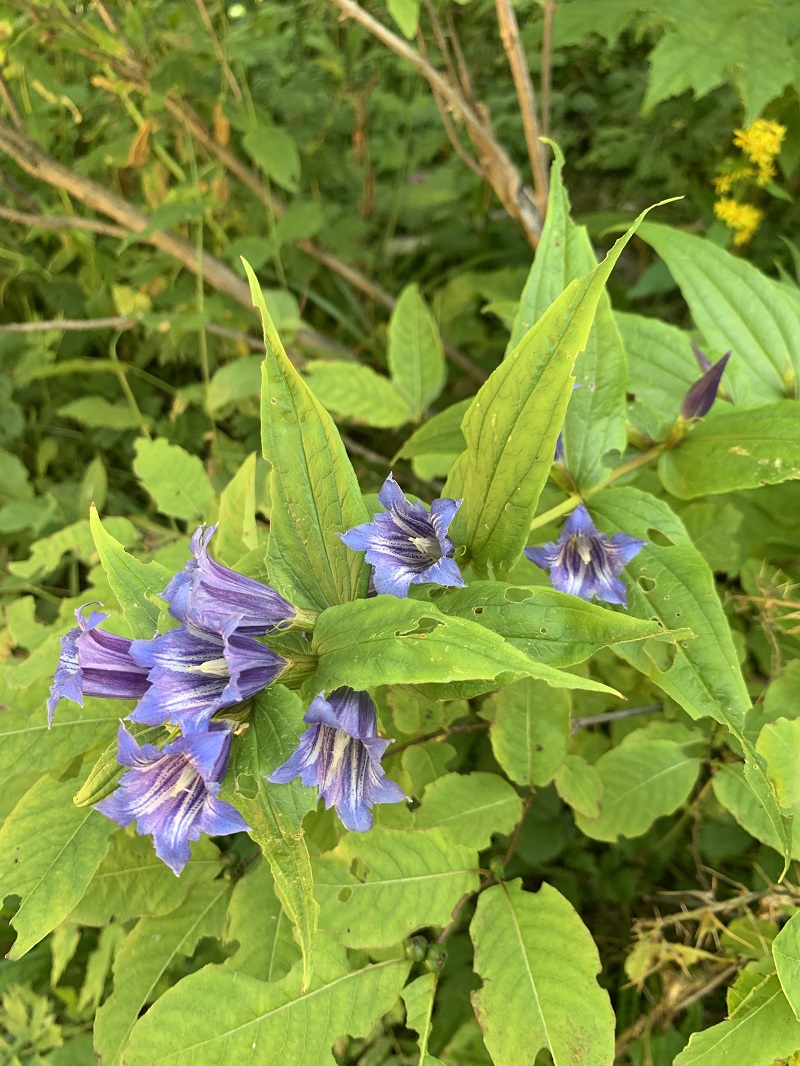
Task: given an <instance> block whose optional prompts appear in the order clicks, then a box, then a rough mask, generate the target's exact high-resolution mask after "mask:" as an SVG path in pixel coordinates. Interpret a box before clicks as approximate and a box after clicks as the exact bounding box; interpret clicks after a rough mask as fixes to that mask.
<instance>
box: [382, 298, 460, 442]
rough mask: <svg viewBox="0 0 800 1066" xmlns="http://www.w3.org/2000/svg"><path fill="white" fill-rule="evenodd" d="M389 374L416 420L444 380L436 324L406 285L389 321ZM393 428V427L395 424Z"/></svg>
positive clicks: (445, 371) (443, 364)
mask: <svg viewBox="0 0 800 1066" xmlns="http://www.w3.org/2000/svg"><path fill="white" fill-rule="evenodd" d="M388 361H389V371H390V373H391V375H392V382H393V383H394V386H395V388H396V389H397V391H398V392H399V393H400V395H401V396H402V397H403V399H404V400H405V401H406V403H407V404H408V408H409V410H410V412H411V417H412V418H414V419H415V420H418V419H420V418H421V417H422V416H423V415H424V414H425V410H426V409H427V407H428V405H429V404H431V403H432V402H433V401H434V400H435V399H436V397H437V396H438V395H439V393H440V392H441V391H442V387H443V385H444V382H445V377H446V376H447V367H446V364H445V361H444V349H443V348H442V342H441V340H440V338H439V330H438V329H437V327H436V322H435V321H434V319H433V315H431V313H430V311H429V310H428V308H427V306H426V304H425V301H424V300H423V299H422V296H421V295H420V291H419V288H418V287H417V286H416V285H407V286H406V288H405V289H403V291H402V292H401V293H400V297H399V299H398V301H397V304H396V305H395V308H394V311H392V317H391V319H390V320H389V352H388ZM395 424H396V423H395Z"/></svg>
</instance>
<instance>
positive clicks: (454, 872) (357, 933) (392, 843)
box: [313, 826, 479, 948]
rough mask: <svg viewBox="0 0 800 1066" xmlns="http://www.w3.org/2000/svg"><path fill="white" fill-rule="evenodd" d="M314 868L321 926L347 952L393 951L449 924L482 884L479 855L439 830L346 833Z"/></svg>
mask: <svg viewBox="0 0 800 1066" xmlns="http://www.w3.org/2000/svg"><path fill="white" fill-rule="evenodd" d="M313 861H314V881H315V888H316V895H317V899H318V900H319V904H320V926H321V927H322V928H324V929H334V930H336V932H337V934H338V936H339V937H340V939H341V940H342V943H343V944H345V945H346V946H347V947H364V948H367V947H369V948H378V947H388V946H389V945H391V944H396V943H397V941H398V940H402V939H403V938H404V937H407V936H408V935H409V934H410V933H413V931H414V930H415V929H419V928H421V927H422V926H426V925H446V924H447V922H449V920H450V916H451V912H452V910H453V907H455V905H456V903H458V901H459V900H460V899H461V897H462V896H463V895H464V894H465V893H467V892H471V891H473V890H474V889H476V888H477V887H478V881H479V877H478V855H477V852H476V851H475V850H474V849H473V848H465V847H461V845H459V844H454V843H453V842H452V841H451V840H450V839H449V838H448V837H447V836H445V834H444V833H442V832H441V831H440V830H438V829H384V828H382V827H380V826H375V827H374V828H373V829H371V830H370V832H369V833H364V834H359V833H345V834H344V836H343V837H342V839H341V841H340V842H339V844H338V845H337V847H336V848H334V850H333V851H328V852H326V853H325V854H324V855H320V856H319V857H318V858H315V859H314V860H313ZM354 863H356V864H357V869H358V876H356V875H355V874H353V873H352V872H351V871H352V870H353V868H354V866H353V864H354Z"/></svg>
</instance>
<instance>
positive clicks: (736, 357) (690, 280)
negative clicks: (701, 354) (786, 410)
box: [640, 222, 800, 406]
mask: <svg viewBox="0 0 800 1066" xmlns="http://www.w3.org/2000/svg"><path fill="white" fill-rule="evenodd" d="M640 236H641V237H642V238H643V239H644V240H646V241H647V242H648V244H650V245H652V247H653V248H654V249H655V250H656V252H658V254H659V255H660V256H661V258H662V259H663V260H664V262H665V263H666V264H667V266H668V267H669V269H670V271H671V273H672V275H673V277H674V278H675V280H676V281H677V283H678V285H679V286H680V288H681V292H682V293H683V296H684V299H685V300H686V302H687V303H688V304H689V308H690V309H691V312H692V318H693V319H694V321H695V322H696V324H697V326H698V327H699V329H700V330H701V331H702V333H703V336H704V337H705V340H706V342H707V344H708V346H709V347H710V349H711V350H712V351H714V352H719V353H722V352H725V351H727V350H728V349H729V348H730V349H733V356H732V358H731V361H730V363H729V364H728V367H727V369H726V371H725V380H726V382H727V383H728V384H729V385H730V387H731V390H732V392H733V395H734V399H735V400H736V402H737V403H738V402H741V403H742V404H746V405H747V406H752V405H757V404H758V403H764V402H765V401H766V402H769V401H774V400H776V399H782V398H783V397H784V396H785V395H786V384H785V383H786V372H787V369H789V368H794V373H795V374H796V375H798V376H800V309H798V305H797V304H796V303H795V302H794V301H792V299H791V298H790V297H789V296H788V295H787V294H786V293H785V292H784V290H783V289H782V288H781V286H780V285H779V284H778V283H777V282H775V281H773V280H772V279H771V278H768V277H766V276H765V275H764V274H762V273H761V272H760V271H759V270H757V269H756V268H755V267H754V266H753V265H752V264H751V263H748V262H747V261H746V260H745V259H741V258H740V257H738V256H734V255H731V253H730V252H726V251H725V249H724V248H720V247H719V245H716V244H714V243H712V242H711V241H708V240H704V239H703V238H702V237H695V236H693V235H692V234H690V233H686V232H685V231H683V230H677V229H671V228H670V227H668V226H660V225H656V224H655V223H651V222H648V223H646V224H645V225H644V226H643V227H642V229H641V231H640ZM698 377H699V375H698Z"/></svg>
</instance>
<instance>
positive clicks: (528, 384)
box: [443, 214, 644, 578]
mask: <svg viewBox="0 0 800 1066" xmlns="http://www.w3.org/2000/svg"><path fill="white" fill-rule="evenodd" d="M642 218H644V214H642V215H640V216H639V218H637V220H636V222H635V223H634V225H633V226H632V227H631V229H630V230H629V231H628V232H627V233H626V234H625V236H623V237H621V238H620V239H619V240H618V241H617V242H616V244H615V245H614V247H613V248H612V249H611V251H610V252H609V253H608V255H607V256H606V258H605V259H604V260H603V262H602V263H601V264H600V265H599V266H597V267H595V268H594V270H592V271H591V272H590V273H589V274H587V275H586V276H585V277H583V278H581V279H579V280H576V281H573V282H571V284H570V285H569V286H568V287H567V289H566V290H565V291H564V292H563V293H562V294H561V296H559V298H558V299H557V300H556V301H555V303H554V304H552V305H551V306H550V308H549V309H548V310H547V311H546V312H545V313H544V314H543V315H542V317H541V318H540V319H539V321H538V322H537V323H536V325H535V326H533V327H532V328H531V329H529V330H528V332H527V333H526V334H525V335H524V337H523V338H522V340H521V341H520V342H519V343H518V344H517V346H516V347H515V348H514V350H513V351H512V352H510V353H509V355H508V356H507V357H506V359H505V361H504V362H503V363H501V364H500V366H498V367H497V369H496V370H494V371H493V373H492V375H491V376H490V378H489V380H488V381H487V382H485V383H484V384H483V385H482V386H481V388H480V390H479V391H478V394H477V396H476V397H475V398H474V400H473V401H472V404H471V405H470V407H469V410H468V411H467V413H466V415H465V416H464V421H463V423H462V430H463V432H464V437H465V438H466V442H467V450H466V451H465V452H464V453H463V454H462V455H461V458H460V459H459V461H458V462H457V463H456V466H455V467H454V468H453V470H452V471H451V472H450V476H449V478H448V480H447V484H446V485H445V489H444V492H443V495H445V496H453V497H454V496H463V497H464V505H463V506H462V508H461V509H460V511H459V512H458V514H457V515H456V517H455V519H454V522H453V525H452V527H451V536H453V537H454V539H455V540H456V541H459V540H460V541H462V542H464V543H466V546H467V549H468V552H469V555H470V564H471V566H472V567H473V568H474V570H475V572H476V574H477V576H478V577H491V578H495V577H497V578H502V577H505V575H506V574H507V573H508V571H509V569H510V568H511V567H512V566H513V565H514V563H515V562H516V561H517V559H518V558H519V556H520V555H521V553H522V549H523V548H524V547H525V545H526V543H527V540H528V535H529V532H530V525H531V520H532V519H533V516H534V514H535V513H536V505H537V503H538V501H539V496H540V494H541V491H542V488H543V487H544V484H545V481H546V480H547V477H548V474H549V473H550V467H551V466H552V462H553V453H554V452H555V446H556V438H557V437H558V434H559V432H560V430H561V426H562V423H563V421H564V415H565V412H566V409H567V404H568V402H569V399H570V396H571V394H572V384H573V378H572V367H573V363H574V362H575V358H576V356H577V354H578V352H579V351H581V350H582V349H583V348H584V347H585V346H586V342H587V338H588V336H589V331H590V329H591V325H592V320H593V318H594V313H595V308H596V307H597V303H598V301H599V299H600V296H601V294H602V293H603V287H604V285H605V282H606V279H607V278H608V276H609V274H610V273H611V270H612V268H613V266H614V264H615V263H616V261H617V259H618V258H619V256H620V253H621V252H622V249H623V248H624V247H625V245H626V244H627V242H628V240H629V239H630V237H631V236H632V235H633V233H634V232H635V231H636V229H637V227H638V225H639V223H640V222H641V220H642Z"/></svg>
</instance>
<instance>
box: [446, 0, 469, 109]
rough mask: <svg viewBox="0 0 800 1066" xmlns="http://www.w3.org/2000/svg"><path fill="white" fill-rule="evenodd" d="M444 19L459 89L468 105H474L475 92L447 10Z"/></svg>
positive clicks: (452, 21) (459, 42) (450, 15)
mask: <svg viewBox="0 0 800 1066" xmlns="http://www.w3.org/2000/svg"><path fill="white" fill-rule="evenodd" d="M445 18H446V19H447V32H448V34H449V35H450V44H451V46H452V49H453V54H454V55H455V57H456V64H457V66H458V80H459V81H460V82H461V89H462V91H463V93H464V98H465V99H466V100H468V101H469V103H471V104H473V105H474V103H475V91H474V89H473V88H472V78H471V76H470V73H469V67H468V66H467V61H466V59H465V58H464V52H463V50H462V48H461V41H460V40H459V38H458V30H457V29H456V24H455V21H454V19H453V15H452V13H451V12H450V10H449V9H448V10H447V11H446V12H445Z"/></svg>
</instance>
